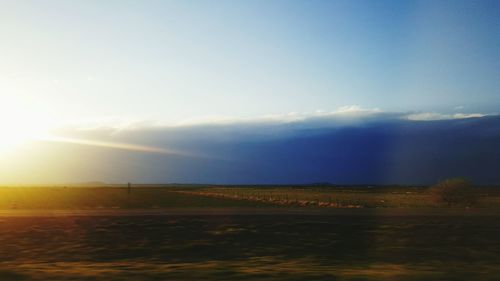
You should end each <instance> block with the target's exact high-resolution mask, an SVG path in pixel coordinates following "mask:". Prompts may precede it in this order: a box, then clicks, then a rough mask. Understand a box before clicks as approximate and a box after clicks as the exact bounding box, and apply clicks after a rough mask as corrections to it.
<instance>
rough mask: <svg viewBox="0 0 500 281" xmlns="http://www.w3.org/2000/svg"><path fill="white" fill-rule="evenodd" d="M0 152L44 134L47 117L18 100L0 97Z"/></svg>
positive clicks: (10, 149) (14, 148) (46, 127)
mask: <svg viewBox="0 0 500 281" xmlns="http://www.w3.org/2000/svg"><path fill="white" fill-rule="evenodd" d="M0 101H1V103H0V153H2V154H3V153H8V152H12V151H14V150H16V148H18V147H19V146H20V145H22V144H24V143H27V142H29V141H32V140H36V139H39V138H41V137H43V136H45V135H46V134H47V132H48V129H49V126H48V122H47V118H45V116H42V115H41V114H40V113H39V112H36V111H34V110H33V108H30V107H28V106H23V105H22V104H20V103H19V102H13V101H12V99H10V100H7V99H6V98H5V97H3V98H2V99H0Z"/></svg>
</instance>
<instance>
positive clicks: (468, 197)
mask: <svg viewBox="0 0 500 281" xmlns="http://www.w3.org/2000/svg"><path fill="white" fill-rule="evenodd" d="M431 192H432V194H433V198H434V200H435V201H436V202H438V203H446V204H447V205H448V206H450V207H451V206H453V205H460V206H468V207H470V206H473V205H475V204H477V202H478V200H479V193H478V192H477V191H476V190H475V188H474V187H473V186H472V184H471V183H470V182H469V181H468V180H466V179H463V178H453V179H447V180H444V181H441V182H439V183H437V184H436V185H434V186H432V187H431Z"/></svg>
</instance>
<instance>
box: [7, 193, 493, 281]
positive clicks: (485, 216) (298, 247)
mask: <svg viewBox="0 0 500 281" xmlns="http://www.w3.org/2000/svg"><path fill="white" fill-rule="evenodd" d="M407 192H410V193H407ZM257 194H258V196H257V197H256V198H251V196H253V195H257ZM259 196H260V197H259ZM266 197H267V198H268V199H266V200H264V199H259V198H266ZM287 197H288V200H291V201H290V202H300V201H301V200H304V201H306V200H308V201H312V202H313V203H311V204H303V205H302V204H298V203H290V204H289V203H285V204H284V203H283V201H284V200H287ZM295 197H297V198H295ZM278 198H280V199H278ZM329 198H332V199H331V201H330V199H329ZM318 199H319V200H318ZM428 199H429V198H428V194H427V193H426V191H425V190H424V189H418V188H415V189H407V190H404V189H401V188H399V189H398V188H396V189H394V188H386V189H379V190H373V189H369V188H365V189H356V188H351V189H338V188H336V189H332V188H316V187H315V188H314V189H304V188H302V187H301V188H296V187H288V188H286V187H279V188H278V187H276V188H270V187H265V188H264V187H238V188H234V189H229V188H225V187H212V188H207V187H203V186H170V187H169V188H161V187H151V186H149V187H145V186H142V187H136V188H133V189H132V192H131V194H128V192H127V189H126V188H123V187H99V188H64V187H57V188H49V187H32V188H0V209H1V212H0V280H1V281H4V280H5V281H11V280H12V281H16V280H29V281H31V280H34V281H39V280H54V281H58V280H76V281H78V280H106V281H107V280H117V281H118V280H138V281H145V280H349V281H360V280H365V281H368V280H412V281H414V280H457V281H458V280H464V281H465V280H479V281H483V280H484V281H486V280H488V281H490V280H491V281H493V280H500V268H499V267H498V265H499V264H500V240H499V239H498V237H500V224H499V223H498V222H499V221H500V212H498V209H497V206H498V205H496V204H497V203H496V202H498V194H497V193H496V191H495V190H489V189H484V190H483V196H482V198H481V202H480V206H479V207H477V208H473V209H464V208H461V209H460V208H451V209H450V208H445V207H443V208H440V207H441V206H439V205H432V204H434V203H428ZM293 200H295V201H293ZM335 200H337V201H335ZM380 200H384V202H381V201H380ZM287 202H288V201H287ZM314 202H316V203H314ZM317 202H349V204H351V205H353V206H354V205H362V208H357V207H356V208H349V204H345V206H344V204H342V205H339V206H325V205H322V204H318V203H317ZM353 202H356V203H353ZM376 202H379V203H385V204H384V205H378V204H375V203H376ZM371 203H373V204H374V205H371ZM429 204H431V205H429ZM340 207H345V208H340ZM376 207H383V208H376ZM396 207H397V208H396ZM56 210H67V211H56Z"/></svg>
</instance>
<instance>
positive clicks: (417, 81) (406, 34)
mask: <svg viewBox="0 0 500 281" xmlns="http://www.w3.org/2000/svg"><path fill="white" fill-rule="evenodd" d="M499 15H500V3H499V2H498V1H487V0H485V1H458V0H457V1H451V0H450V1H447V0H442V1H390V0H384V1H382V0H381V1H361V0H353V1H305V0H304V1H292V0H288V1H278V0H270V1H263V0H255V1H224V0H220V1H195V0H192V1H166V0H165V1H157V0H141V1H139V0H134V1H132V0H128V1H127V0H122V1H118V0H107V1H97V0H74V1H63V0H37V1H30V0H0V133H1V134H2V138H1V139H0V166H1V167H2V169H3V170H0V183H2V182H17V183H19V182H23V181H28V182H67V181H76V180H81V181H85V180H89V181H90V180H103V181H123V180H125V181H136V180H140V181H143V182H144V181H148V182H168V181H174V180H175V181H178V182H219V183H231V182H238V183H245V182H252V183H253V182H258V183H266V182H273V183H278V182H290V181H294V182H311V181H336V180H337V181H340V182H343V183H360V182H363V183H365V182H369V181H373V182H379V183H389V182H390V183H393V182H398V181H399V182H404V183H428V182H432V181H433V180H436V179H438V178H439V177H440V175H439V174H438V173H435V174H432V175H429V176H428V177H424V176H423V174H424V173H423V172H422V173H418V171H420V170H418V171H417V172H415V173H414V174H408V175H409V179H405V178H404V177H403V175H405V173H407V172H404V171H401V172H397V171H396V172H395V171H394V170H393V169H389V168H388V169H389V170H387V171H385V170H384V171H381V170H379V168H375V167H376V166H377V165H379V164H380V165H383V163H392V164H391V165H393V166H394V167H395V166H397V165H406V166H405V167H407V168H408V169H409V170H411V169H410V167H414V166H415V165H423V164H426V165H428V164H429V163H434V162H432V159H431V158H428V159H427V158H426V159H420V158H418V157H417V158H415V157H416V156H415V155H414V153H415V151H424V150H421V149H423V148H422V147H421V146H419V145H418V144H416V143H413V142H411V141H410V140H408V139H407V138H406V136H404V135H401V133H397V132H400V131H401V132H406V133H407V134H409V133H408V131H407V129H405V128H408V127H410V128H416V130H417V129H418V128H420V127H419V126H421V125H420V124H421V123H420V122H425V124H427V126H429V127H430V128H432V130H431V129H429V131H425V132H422V134H424V135H427V136H428V137H429V138H434V137H435V136H436V135H437V134H439V133H440V130H441V129H444V128H447V126H451V127H453V128H455V127H456V126H459V125H456V124H462V123H460V122H469V121H470V122H472V121H471V120H473V119H474V120H475V119H481V122H479V121H478V122H472V124H475V125H474V126H477V128H476V127H474V126H473V128H474V130H471V131H474V132H475V133H477V134H479V136H477V138H476V137H473V136H472V135H467V137H465V136H463V135H461V134H459V133H457V132H456V131H453V132H454V134H455V133H456V134H457V135H458V136H463V137H464V138H466V141H465V140H464V143H466V144H467V145H465V146H464V145H462V146H453V149H455V150H450V151H454V152H456V153H458V154H460V155H462V158H460V159H462V160H474V161H484V166H478V167H479V168H481V169H479V170H477V171H476V172H471V173H470V174H471V176H472V177H473V178H475V179H477V180H478V181H481V182H483V183H488V182H497V181H500V179H498V178H497V177H494V176H492V175H490V174H489V173H493V172H491V171H493V170H492V166H491V165H494V164H492V163H494V162H495V161H496V160H499V161H500V156H499V155H498V153H497V151H496V150H495V149H494V148H493V147H491V146H489V145H486V147H488V148H489V149H490V150H491V151H489V152H490V153H487V152H488V150H475V151H471V152H469V154H467V153H466V151H464V150H465V149H466V147H468V146H474V145H479V144H489V143H491V142H492V141H493V142H494V141H495V140H497V139H496V137H497V130H490V129H484V128H485V125H483V124H489V126H494V127H495V128H498V127H497V126H499V124H498V123H497V122H496V121H495V122H492V121H490V120H491V118H493V120H496V119H495V118H494V117H495V116H496V115H497V114H498V113H499V112H498V111H499V110H498V108H500V83H499V82H498V77H500V52H498V50H500V17H499ZM469 119H471V120H469ZM311 120H313V121H314V122H313V121H311ZM318 120H319V121H318ZM443 122H444V123H443ZM456 122H458V123H456ZM375 123H376V125H374V124H375ZM394 124H398V126H395V125H394ZM443 124H444V125H443ZM467 124H469V123H467ZM318 126H319V127H318ZM461 126H462V125H460V126H459V127H460V128H464V130H465V129H467V130H469V129H470V128H471V127H468V125H467V126H465V125H464V126H462V127H461ZM290 128H293V129H290ZM356 128H358V129H359V128H364V129H363V130H362V132H358V131H356V134H359V135H361V136H365V137H370V138H371V137H374V138H375V139H377V140H379V141H380V143H384V144H386V143H387V141H386V140H387V139H389V138H396V139H400V140H401V143H397V142H394V141H391V142H390V143H391V147H393V148H396V147H399V148H398V149H395V150H391V151H390V152H388V151H387V150H384V149H382V148H381V147H378V146H370V145H369V144H366V143H363V142H360V141H356V140H357V139H356V138H355V137H354V138H353V139H352V141H353V146H352V147H351V146H349V148H350V149H348V151H351V154H348V155H344V156H343V157H344V158H342V157H341V158H342V159H344V161H345V159H346V157H347V158H349V157H348V156H349V155H350V156H351V157H352V158H351V160H350V162H351V163H355V162H356V161H361V162H362V161H366V159H367V158H366V157H361V156H360V155H359V154H357V152H356V151H358V150H361V151H365V150H366V151H365V152H366V153H367V155H372V153H375V152H374V151H376V150H378V149H382V151H386V152H387V153H385V154H384V153H382V154H377V155H376V156H377V157H378V158H377V159H382V160H381V161H375V162H370V163H377V165H375V164H374V165H371V166H370V165H368V166H364V167H365V168H364V169H365V170H364V171H365V174H364V176H361V177H357V176H356V175H355V173H354V172H353V169H355V167H356V166H357V165H355V164H352V165H351V166H349V167H351V170H349V171H346V170H345V169H341V168H339V167H340V166H339V165H340V162H339V163H337V162H335V161H334V162H335V163H336V164H332V163H333V162H329V161H323V160H324V159H325V158H322V156H321V157H320V156H318V154H319V153H321V151H317V150H314V149H313V150H308V149H305V148H303V147H301V146H300V145H299V144H300V143H301V142H300V141H297V138H301V137H303V138H306V139H309V140H311V142H313V143H315V142H320V143H329V144H330V145H329V146H327V147H323V146H319V147H323V148H324V149H323V153H325V155H330V154H335V153H340V154H342V153H341V152H339V151H337V150H335V149H333V147H334V146H336V145H339V142H337V141H336V140H337V138H344V137H345V136H343V135H338V134H337V133H338V132H339V131H342V132H347V135H348V136H352V135H350V134H351V133H353V131H352V130H354V129H356ZM483 129H484V131H483ZM379 130H380V131H382V132H387V131H390V132H391V133H390V134H389V133H388V134H386V135H383V136H380V135H378V133H375V135H373V132H374V131H375V132H377V131H379ZM313 131H314V132H316V133H314V134H313V135H310V134H309V132H313ZM395 131H397V132H395ZM151 132H154V133H151ZM301 134H303V135H301ZM318 134H319V135H320V136H322V138H321V139H322V140H321V141H320V140H319V139H317V137H318ZM270 135H271V136H272V138H271V139H272V140H273V141H272V142H271V141H270V139H269V136H270ZM409 135H411V134H409ZM241 136H245V137H246V138H249V139H253V140H255V143H258V144H259V145H256V146H252V145H248V144H247V141H246V140H245V138H241ZM257 136H260V137H257ZM263 136H265V138H264V139H262V138H261V137H263ZM333 136H335V137H333ZM197 137H200V138H201V139H205V140H206V141H207V143H206V144H203V143H200V142H199V141H197V140H196V138H197ZM323 137H324V138H323ZM332 138H333V139H332ZM440 141H443V140H442V139H440ZM182 142H186V143H187V144H191V145H187V146H184V145H183V144H182ZM340 143H341V144H342V142H340ZM424 143H425V142H424ZM438 143H440V144H441V145H450V144H449V143H447V142H446V141H443V142H438ZM222 144H227V145H229V146H230V147H232V149H233V150H232V151H234V153H235V155H234V157H232V160H231V161H238V163H239V164H238V165H234V167H235V169H236V170H234V169H229V168H228V167H230V166H231V165H233V164H234V163H233V164H228V163H229V162H224V161H223V162H217V163H218V164H217V165H214V168H213V169H206V168H207V167H208V166H209V165H208V164H207V162H204V161H208V160H206V159H208V158H210V159H212V160H213V159H219V158H220V157H222V156H221V155H212V154H210V153H208V152H210V151H212V152H220V153H221V154H222V155H226V154H227V153H228V152H227V151H226V150H225V149H221V148H220V146H221V145H222ZM278 144H281V145H278ZM289 145H290V146H289ZM356 145H358V146H356ZM435 145H438V144H437V143H436V144H435ZM54 147H57V148H54ZM269 147H273V149H272V150H269ZM365 147H368V148H365ZM370 147H371V149H370ZM384 147H385V146H384ZM430 147H434V146H433V145H430ZM91 148H92V151H94V152H96V151H98V152H102V151H103V150H105V151H111V150H116V151H115V153H118V154H119V155H115V154H113V152H109V153H110V154H106V153H97V152H96V153H97V154H96V156H95V157H94V158H92V159H90V158H88V159H87V160H86V162H85V161H82V162H81V163H80V162H78V161H79V160H74V159H80V158H85V157H83V156H82V153H83V151H87V152H88V150H89V149H91ZM201 148H204V149H205V150H206V151H203V150H204V149H201ZM292 148H293V149H292ZM299 148H300V149H299ZM337 148H338V147H337ZM190 150H192V151H190ZM294 150H296V151H304V153H305V154H300V153H299V154H293V153H291V154H290V155H291V156H290V158H287V157H284V158H282V159H286V161H289V162H290V163H291V164H290V166H289V170H286V169H285V170H280V171H275V172H276V174H275V175H276V176H275V177H271V176H269V175H268V174H266V173H268V172H265V171H261V170H259V169H258V167H259V165H261V164H262V163H261V162H259V161H256V160H255V159H254V158H255V157H254V158H252V156H251V153H250V151H253V153H255V155H261V156H262V158H260V159H261V160H262V161H270V160H269V156H270V155H273V153H275V151H281V153H285V151H294ZM395 151H396V152H401V151H404V152H401V153H402V154H401V155H406V156H407V157H406V156H405V157H403V156H401V159H399V158H398V159H399V160H397V161H396V160H394V159H396V158H397V157H396V156H397V155H398V153H396V152H395ZM425 151H427V150H425ZM49 152H50V153H49ZM107 153H108V152H107ZM134 153H139V155H141V156H140V157H139V156H137V157H139V158H140V161H139V160H137V159H136V158H134V157H133V156H132V155H135V154H134ZM207 153H208V154H210V155H209V157H208V156H207V155H206V154H207ZM308 153H312V154H313V155H317V156H318V157H319V158H314V157H312V156H311V157H312V158H310V159H311V161H316V162H315V163H317V165H312V166H311V167H316V169H317V170H316V171H315V172H313V171H310V172H309V173H302V172H304V170H303V169H306V168H305V166H302V165H299V163H300V162H301V161H302V160H303V159H305V158H307V157H308V156H307V157H306V156H305V155H309V154H308ZM429 153H431V152H429ZM450 153H452V152H446V153H444V154H442V156H443V157H445V159H444V160H443V161H444V163H453V161H455V160H457V158H454V157H451V156H450V155H451V154H450ZM91 154H92V153H91ZM92 155H93V154H92ZM106 155H108V157H109V158H106ZM127 155H128V156H127ZM293 155H295V156H294V157H292V156H293ZM381 155H383V156H384V157H389V158H390V159H392V160H388V159H386V158H383V157H382V156H381ZM464 155H469V157H465V156H464ZM129 156H130V157H131V158H130V159H135V160H137V165H138V166H136V167H135V166H134V167H135V168H134V167H132V166H127V167H123V170H121V171H119V170H114V171H111V170H106V169H98V168H97V167H98V165H95V166H92V165H93V164H92V163H95V161H100V162H102V165H110V164H112V163H114V164H116V163H121V161H122V160H123V159H122V158H127V157H129ZM236 156H237V157H236ZM264 156H265V157H264ZM157 157H160V158H161V157H163V158H161V159H162V160H161V161H160V160H158V161H156V160H154V159H157ZM169 157H174V158H173V159H177V158H175V157H181V158H182V157H184V158H186V159H184V158H183V159H184V160H183V161H184V162H183V161H180V160H179V159H177V160H179V161H177V162H178V163H184V164H179V165H180V166H182V165H184V166H182V167H184V168H182V167H180V166H179V167H177V168H176V169H174V168H172V165H173V164H171V163H172V161H174V160H172V159H166V158H169ZM193 157H194V158H196V159H198V160H199V161H194V160H193ZM207 157H208V158H207ZM238 157H239V158H238ZM249 157H250V158H249ZM395 157H396V158H395ZM236 158H237V159H236ZM72 159H73V160H72ZM187 159H188V160H189V159H191V160H189V161H188V160H187ZM321 159H323V160H321ZM328 159H330V158H328ZM336 159H337V158H336ZM339 159H340V158H339ZM353 159H357V160H353ZM330 160H332V161H333V160H335V159H333V158H332V159H330ZM337 160H338V159H337ZM386 160H387V161H386ZM68 161H70V162H71V163H73V164H71V163H70V162H68ZM72 161H73V162H72ZM74 161H77V162H74ZM155 161H156V162H155ZM213 161H216V160H213ZM217 161H219V160H217ZM221 161H222V160H221ZM338 161H340V160H338ZM13 163H17V164H15V165H14V164H13ZM43 163H49V164H50V165H48V164H47V166H44V165H45V164H43ZM169 163H170V164H169ZM231 163H232V162H231ZM245 163H246V164H245ZM269 163H272V161H270V162H269ZM167 164H168V165H167ZM294 165H295V166H294ZM65 167H73V168H72V169H73V170H71V171H70V170H69V168H67V169H66V168H65ZM99 167H100V166H99ZM158 167H165V169H167V168H166V167H169V168H168V169H169V171H170V172H169V173H166V172H165V171H164V170H162V169H160V170H158ZM189 167H191V168H192V167H198V168H197V169H194V168H192V171H191V172H189ZM238 167H240V168H238ZM465 167H469V166H467V165H462V166H461V167H457V169H455V170H454V169H451V170H450V169H448V170H446V169H445V170H443V171H442V173H443V174H446V175H453V174H458V175H460V174H464V173H465V172H464V171H466V169H465ZM238 169H240V170H238ZM173 170H175V171H177V173H173V172H172V171H173ZM306 170H307V169H306ZM332 170H335V171H337V172H338V173H337V174H336V173H333V174H332V173H330V174H329V173H328V172H327V171H332ZM481 170H482V171H483V172H481ZM58 171H59V172H58ZM79 171H80V172H79ZM123 171H127V173H128V174H134V175H135V177H133V178H126V177H123V176H121V173H122V172H123ZM131 171H136V172H134V173H132V172H131ZM208 171H212V173H210V172H208ZM242 171H247V172H248V171H253V173H254V175H255V178H254V179H253V180H252V178H249V177H246V176H241V177H233V176H232V175H230V174H233V175H234V174H236V175H237V174H240V175H241V174H242ZM269 171H271V170H269ZM291 171H295V174H296V175H302V176H301V177H299V178H295V177H290V178H286V177H284V176H282V175H291V173H290V172H291ZM299 171H302V172H299ZM339 171H341V172H342V174H343V175H350V176H345V177H344V176H341V175H340V174H339V173H341V172H339ZM438 171H439V169H438ZM390 173H397V175H399V176H394V177H385V176H384V177H382V176H381V175H382V174H384V175H387V174H390ZM167 174H168V177H165V175H167ZM250 174H251V173H250ZM203 175H205V176H203ZM334 175H337V176H334ZM375 175H378V176H375ZM419 177H420V178H419ZM410 179H411V180H410Z"/></svg>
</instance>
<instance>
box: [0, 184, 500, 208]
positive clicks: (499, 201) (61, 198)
mask: <svg viewBox="0 0 500 281" xmlns="http://www.w3.org/2000/svg"><path fill="white" fill-rule="evenodd" d="M477 190H478V193H480V194H481V198H480V200H479V203H478V205H477V206H476V207H477V208H488V209H500V188H486V187H483V188H477ZM265 206H268V207H269V206H285V207H312V208H315V207H326V208H436V207H444V206H443V205H440V204H437V203H435V202H434V201H433V199H432V197H431V195H430V194H429V192H428V190H427V189H426V188H421V187H392V188H390V187H373V188H368V187H342V188H341V187H305V186H299V187H286V186H283V187H272V186H264V187H262V186H260V187H259V186H230V187H229V186H214V187H206V186H196V185H195V186H189V185H179V186H176V185H167V186H163V187H161V186H147V185H143V186H140V185H138V186H134V187H133V188H132V192H131V193H130V194H128V192H127V189H126V188H125V187H117V186H111V187H109V186H108V187H88V188H85V187H79V188H71V187H68V188H65V187H23V188H19V187H10V188H9V187H0V209H4V210H9V209H95V208H99V209H110V208H111V209H131V208H132V209H134V208H178V207H204V208H214V207H265Z"/></svg>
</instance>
